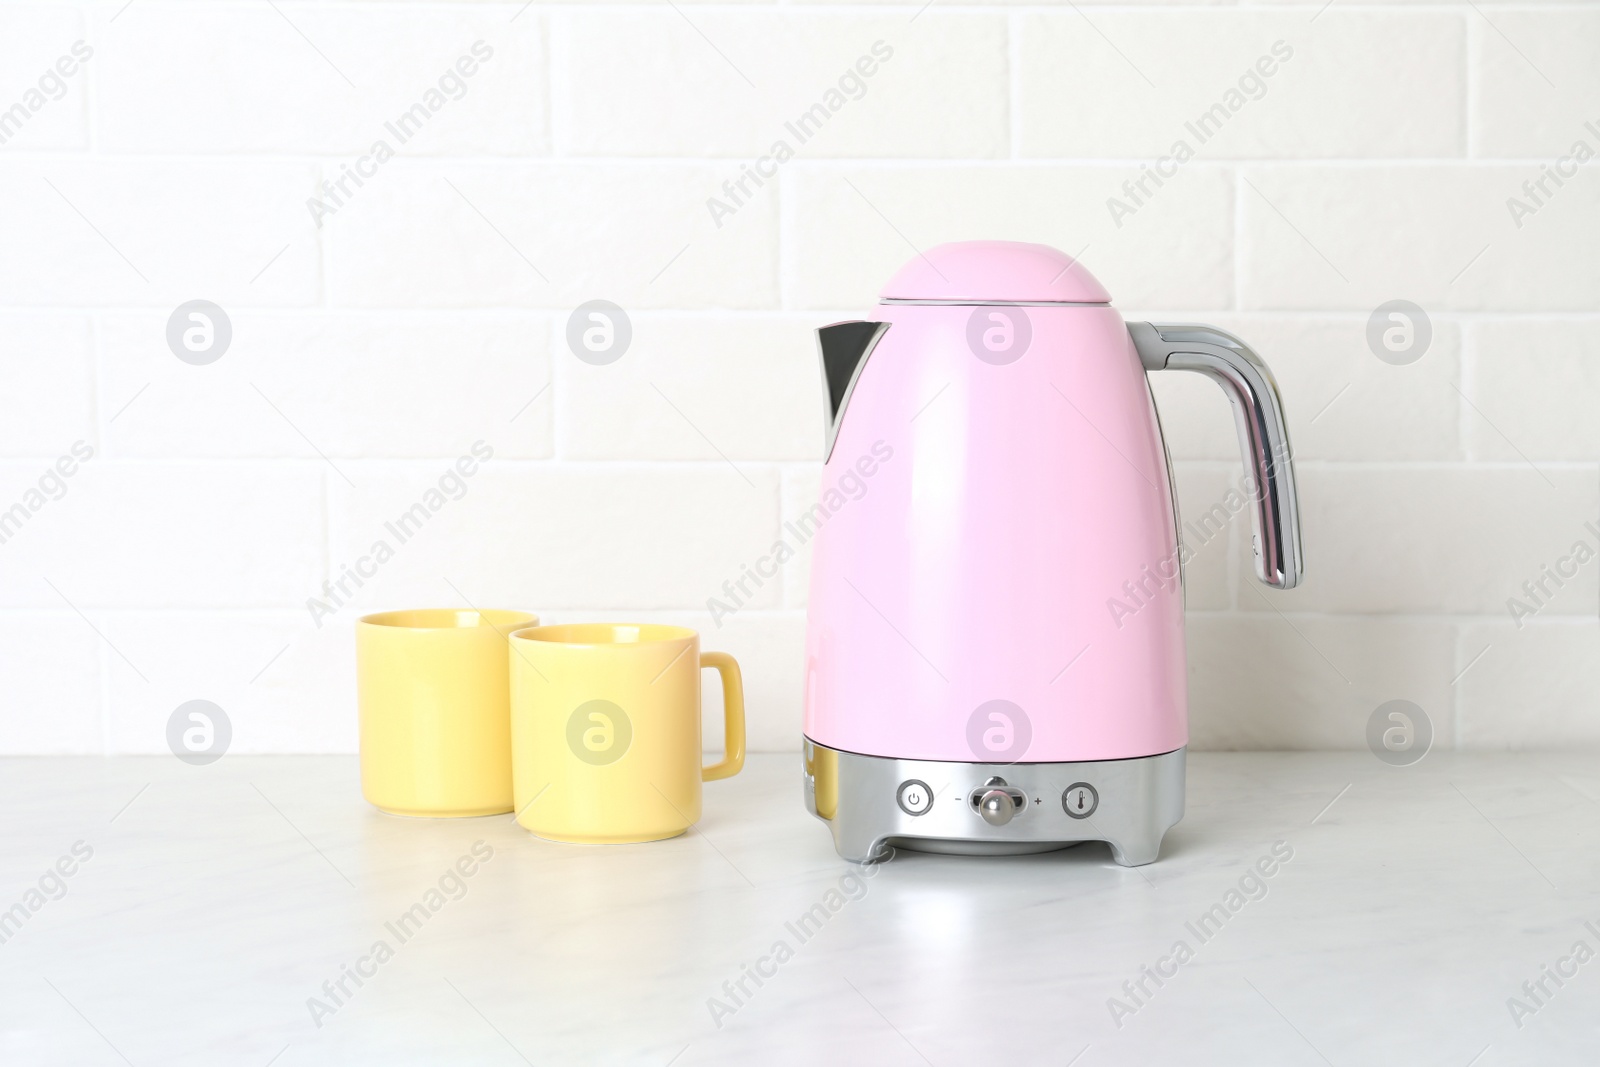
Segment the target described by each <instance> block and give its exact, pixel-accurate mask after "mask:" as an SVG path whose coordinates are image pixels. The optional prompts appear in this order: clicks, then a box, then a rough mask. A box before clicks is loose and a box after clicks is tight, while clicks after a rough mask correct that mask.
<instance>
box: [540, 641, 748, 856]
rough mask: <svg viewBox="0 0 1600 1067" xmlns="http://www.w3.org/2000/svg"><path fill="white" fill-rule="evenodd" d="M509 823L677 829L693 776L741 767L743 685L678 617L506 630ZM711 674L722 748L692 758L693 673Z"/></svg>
mask: <svg viewBox="0 0 1600 1067" xmlns="http://www.w3.org/2000/svg"><path fill="white" fill-rule="evenodd" d="M511 645H512V656H511V762H512V780H513V792H514V795H515V802H516V812H517V822H518V823H520V824H521V825H522V826H523V827H524V828H525V829H527V830H530V831H532V832H533V833H534V834H536V835H537V836H539V837H544V838H549V839H551V840H555V841H577V842H586V843H593V844H620V843H623V842H631V841H659V840H661V839H662V838H667V837H676V836H678V835H679V834H681V833H683V832H684V831H685V830H687V829H688V828H689V827H690V826H692V825H693V824H694V823H695V822H696V821H697V820H698V819H699V818H700V783H701V782H703V781H705V782H709V781H712V780H714V779H717V778H727V777H730V776H732V775H735V774H737V773H739V769H740V768H741V767H743V766H744V685H743V681H742V679H741V676H740V673H739V664H738V663H737V662H736V661H735V660H734V658H733V657H732V656H730V655H728V654H727V653H726V652H706V653H702V652H701V651H700V635H699V634H697V633H695V632H694V631H693V630H688V629H684V628H683V627H680V626H655V625H648V624H631V623H630V624H612V623H588V624H580V625H574V626H537V627H533V628H531V629H526V630H518V631H517V632H516V633H514V634H512V635H511ZM705 667H713V668H715V669H716V670H717V671H718V672H719V673H720V674H721V675H722V693H723V716H724V722H725V727H724V735H725V737H726V745H725V748H726V755H725V757H724V758H723V759H722V760H721V762H719V763H716V764H713V765H711V766H702V765H701V762H700V760H701V753H700V675H701V670H702V668H705Z"/></svg>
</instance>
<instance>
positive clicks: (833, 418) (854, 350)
mask: <svg viewBox="0 0 1600 1067" xmlns="http://www.w3.org/2000/svg"><path fill="white" fill-rule="evenodd" d="M888 330H889V323H887V322H836V323H834V324H833V325H831V326H824V327H822V328H821V329H820V330H818V331H817V341H818V344H819V345H820V347H821V350H822V382H823V386H824V387H825V389H826V392H827V411H826V413H825V419H826V422H827V440H828V443H827V450H826V451H825V452H824V453H823V461H824V462H826V461H827V459H828V457H829V456H831V455H833V442H834V439H835V438H837V437H838V436H839V423H840V422H841V421H842V420H843V419H844V409H845V406H846V405H847V404H849V402H850V393H851V391H852V390H854V389H855V385H856V379H857V378H859V377H860V376H861V369H862V368H863V367H865V366H866V365H867V357H868V356H870V355H871V354H872V350H873V348H875V347H876V346H877V344H878V341H879V340H881V339H882V337H883V335H884V334H885V333H887V332H888Z"/></svg>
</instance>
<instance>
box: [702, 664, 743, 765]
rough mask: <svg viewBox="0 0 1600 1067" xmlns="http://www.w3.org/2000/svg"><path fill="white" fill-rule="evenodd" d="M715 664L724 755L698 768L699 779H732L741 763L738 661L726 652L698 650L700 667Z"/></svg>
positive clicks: (741, 713) (741, 710)
mask: <svg viewBox="0 0 1600 1067" xmlns="http://www.w3.org/2000/svg"><path fill="white" fill-rule="evenodd" d="M707 667H715V668H716V669H717V673H718V674H720V675H722V721H723V727H722V731H723V738H724V741H723V749H724V751H725V752H726V755H725V756H723V759H722V762H721V763H713V764H712V765H711V766H709V767H701V768H700V780H701V781H702V782H714V781H716V780H717V779H718V778H732V777H733V776H734V775H736V774H738V773H739V770H740V768H742V767H743V766H744V677H743V675H741V674H740V673H739V661H738V660H736V659H734V658H733V657H732V656H730V655H728V654H727V653H726V652H702V653H701V654H700V669H701V670H704V669H705V668H707Z"/></svg>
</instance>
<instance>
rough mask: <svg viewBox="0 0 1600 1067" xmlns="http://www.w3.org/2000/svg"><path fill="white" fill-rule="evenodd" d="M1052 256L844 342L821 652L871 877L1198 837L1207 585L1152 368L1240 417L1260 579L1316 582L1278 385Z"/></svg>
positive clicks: (861, 329)
mask: <svg viewBox="0 0 1600 1067" xmlns="http://www.w3.org/2000/svg"><path fill="white" fill-rule="evenodd" d="M1110 299H1111V298H1110V295H1109V294H1108V293H1107V292H1106V290H1105V289H1104V288H1103V287H1102V286H1101V285H1100V283H1099V282H1097V281H1096V280H1095V279H1094V278H1093V277H1092V276H1090V274H1089V272H1088V271H1086V270H1085V269H1084V268H1083V267H1082V266H1080V265H1079V264H1078V263H1076V262H1075V261H1074V260H1073V259H1072V258H1071V257H1069V256H1066V255H1063V254H1062V253H1060V252H1058V251H1056V250H1055V249H1053V248H1048V247H1046V246H1044V245H1033V244H1018V243H1012V242H1006V241H971V242H962V243H958V244H947V245H942V246H940V247H938V248H934V249H931V250H930V251H929V252H927V254H925V255H919V256H918V257H917V258H916V259H913V260H912V261H911V262H909V263H907V264H906V265H905V267H903V268H902V269H901V270H900V272H899V273H898V274H896V275H895V276H894V278H893V279H892V280H890V282H889V284H888V285H887V286H886V287H885V288H884V290H883V294H882V296H881V298H880V303H879V305H878V308H877V311H876V313H875V314H874V315H873V317H872V320H871V321H863V322H841V323H836V324H834V325H832V326H825V327H823V328H822V329H821V330H819V331H818V336H819V337H820V340H821V348H822V366H823V376H824V379H825V386H826V390H827V401H828V412H827V414H828V428H827V462H826V466H825V467H824V469H823V478H822V493H821V499H820V501H819V503H818V504H817V506H816V507H814V508H813V509H812V510H811V511H810V512H808V513H807V514H806V515H804V516H803V517H802V518H801V520H800V523H799V525H800V526H801V527H802V529H804V530H805V531H806V533H807V534H808V536H810V537H811V538H812V542H813V546H814V554H813V557H812V572H811V598H810V604H809V609H808V618H807V636H806V683H805V684H806V692H805V794H806V803H807V806H808V807H809V808H810V810H811V812H812V813H813V814H815V815H816V816H818V817H819V818H821V819H823V820H824V821H825V822H827V823H828V824H829V826H830V827H831V828H832V830H833V838H834V844H835V846H836V847H837V849H838V851H839V854H840V855H841V856H843V857H845V858H846V859H850V860H855V861H868V860H874V859H880V858H882V857H883V856H885V855H887V854H888V849H889V846H892V845H895V846H902V847H906V848H912V849H917V850H920V851H933V852H954V853H966V854H997V853H998V854H1006V853H1019V852H1044V851H1049V850H1052V849H1057V848H1064V847H1066V846H1068V845H1071V844H1075V843H1077V842H1080V841H1106V842H1108V843H1109V844H1110V846H1111V851H1112V855H1113V856H1114V857H1115V859H1116V861H1117V862H1118V863H1121V864H1124V865H1127V866H1135V865H1139V864H1145V863H1150V862H1152V861H1153V860H1155V859H1156V857H1157V855H1158V854H1159V852H1160V849H1161V839H1162V837H1163V836H1164V835H1165V834H1166V832H1167V830H1168V829H1170V828H1171V827H1172V826H1173V825H1175V824H1176V823H1177V822H1178V820H1179V819H1181V818H1182V817H1183V806H1184V797H1183V794H1184V746H1185V745H1187V743H1188V707H1187V693H1186V686H1185V660H1184V636H1183V562H1184V554H1183V550H1182V548H1181V546H1180V544H1179V541H1178V532H1177V531H1178V522H1177V516H1176V511H1175V506H1174V493H1173V488H1172V481H1171V470H1170V466H1169V460H1168V456H1167V452H1166V444H1165V442H1164V441H1163V439H1162V435H1161V425H1160V422H1159V420H1158V418H1157V415H1156V409H1155V403H1154V401H1153V399H1152V397H1151V394H1150V387H1149V383H1148V382H1147V380H1146V377H1145V375H1146V372H1148V371H1153V370H1174V369H1176V370H1192V371H1199V372H1200V373H1202V374H1205V375H1207V376H1209V377H1211V378H1212V379H1214V380H1215V381H1216V382H1217V383H1218V384H1219V385H1221V386H1222V388H1223V389H1224V391H1226V392H1227V394H1228V396H1229V398H1230V399H1231V400H1232V402H1233V408H1234V414H1235V417H1236V421H1237V423H1238V427H1239V436H1240V439H1241V443H1242V445H1243V449H1244V462H1245V468H1246V470H1248V471H1249V472H1250V474H1251V476H1252V479H1253V482H1254V487H1255V499H1256V514H1255V536H1254V538H1253V546H1254V549H1255V560H1256V573H1257V576H1258V577H1259V578H1260V579H1261V580H1262V581H1263V582H1265V583H1266V584H1267V585H1270V586H1274V587H1276V588H1280V589H1288V588H1292V587H1293V586H1294V585H1295V584H1296V583H1297V582H1298V581H1299V579H1300V570H1301V553H1300V531H1299V518H1298V512H1297V508H1296V503H1295V482H1294V468H1293V466H1292V463H1291V457H1290V451H1289V438H1288V434H1287V431H1286V429H1285V426H1284V420H1283V409H1282V405H1281V402H1280V400H1279V397H1278V389H1277V384H1276V383H1275V382H1274V381H1273V378H1272V373H1271V371H1269V370H1268V369H1267V366H1266V364H1265V363H1263V362H1262V361H1261V359H1260V358H1259V357H1257V356H1256V354H1255V353H1253V352H1252V351H1250V349H1249V348H1248V347H1246V346H1245V345H1244V343H1243V342H1241V341H1239V340H1238V339H1237V338H1235V337H1232V336H1230V335H1228V334H1226V333H1224V332H1222V331H1221V330H1217V329H1213V328H1211V327H1209V326H1190V325H1177V326H1168V325H1151V324H1149V323H1142V322H1136V323H1131V324H1130V323H1124V322H1123V321H1122V316H1121V315H1119V314H1118V313H1117V311H1116V310H1115V309H1114V308H1112V307H1111V305H1110Z"/></svg>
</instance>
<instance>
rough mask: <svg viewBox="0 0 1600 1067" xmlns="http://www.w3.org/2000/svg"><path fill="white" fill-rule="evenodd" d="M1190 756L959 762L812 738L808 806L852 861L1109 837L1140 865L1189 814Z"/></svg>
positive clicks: (1117, 854)
mask: <svg viewBox="0 0 1600 1067" xmlns="http://www.w3.org/2000/svg"><path fill="white" fill-rule="evenodd" d="M1184 755H1185V750H1184V749H1181V748H1180V749H1174V750H1173V751H1171V752H1163V753H1161V754H1159V755H1155V756H1143V757H1136V758H1133V759H1120V760H1093V761H1085V762H1073V763H955V762H944V761H939V760H910V759H894V758H891V757H886V756H865V755H861V754H860V753H855V752H844V751H841V750H838V749H831V748H828V747H826V746H825V745H819V744H817V743H816V742H814V741H812V740H811V739H810V738H807V739H806V742H805V777H804V788H805V799H806V808H807V810H809V811H810V812H811V814H813V815H815V816H817V818H819V819H821V820H822V821H823V822H825V823H827V824H828V828H829V829H830V830H831V831H832V832H833V843H834V847H835V848H836V849H837V850H838V853H839V855H840V856H842V857H844V858H845V859H847V860H850V861H852V862H854V863H874V862H878V861H880V860H884V859H887V858H888V857H889V856H890V855H892V854H893V850H894V848H895V847H896V846H898V847H902V848H908V849H912V850H914V851H918V852H943V853H953V854H957V855H1018V854H1024V853H1033V852H1052V851H1055V850H1057V849H1061V848H1067V847H1069V846H1071V845H1076V844H1081V843H1082V842H1084V841H1104V842H1106V843H1107V844H1108V845H1110V846H1111V855H1112V858H1113V859H1115V860H1116V861H1117V862H1118V863H1120V864H1121V865H1123V866H1124V867H1139V866H1143V865H1144V864H1146V863H1153V862H1155V860H1156V858H1157V857H1158V856H1159V855H1160V852H1161V840H1162V838H1163V837H1165V836H1166V832H1167V831H1168V830H1170V829H1171V828H1172V827H1173V826H1175V825H1177V823H1178V821H1179V820H1180V819H1182V818H1183V807H1184V803H1183V794H1184ZM997 795H998V796H999V797H1000V798H1001V799H999V800H998V801H994V802H992V803H987V804H983V805H981V806H980V801H987V800H989V799H990V798H994V797H996V796H997ZM996 809H999V811H998V813H997V810H996Z"/></svg>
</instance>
